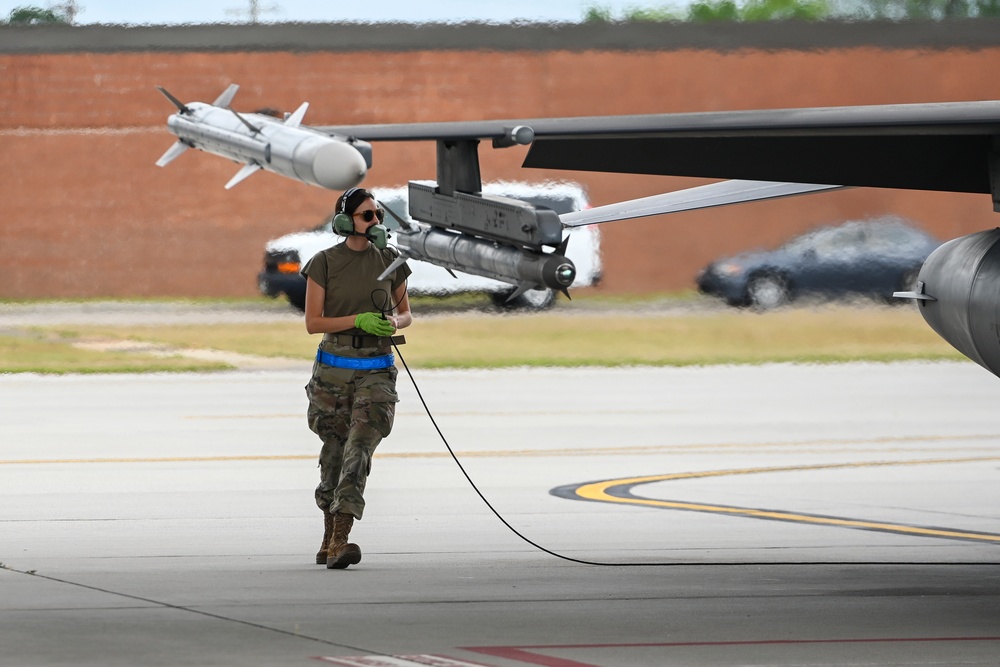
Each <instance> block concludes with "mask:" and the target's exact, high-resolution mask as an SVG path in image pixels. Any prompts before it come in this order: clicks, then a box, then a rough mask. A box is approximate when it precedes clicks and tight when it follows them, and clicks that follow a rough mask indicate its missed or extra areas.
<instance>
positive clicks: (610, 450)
mask: <svg viewBox="0 0 1000 667" xmlns="http://www.w3.org/2000/svg"><path fill="white" fill-rule="evenodd" d="M991 439H996V440H1000V436H998V435H994V434H990V435H965V436H912V437H891V438H859V439H854V440H852V439H829V440H800V441H795V442H772V443H718V444H684V445H636V446H627V447H588V448H586V449H583V448H578V447H571V448H555V449H505V450H487V451H478V452H458V453H457V455H458V457H459V458H502V457H535V456H542V457H544V456H606V455H609V454H672V453H673V454H676V453H684V452H687V451H698V452H706V451H709V452H711V451H725V450H734V449H738V450H757V451H760V450H765V451H766V450H774V451H779V450H784V449H787V448H793V447H794V448H799V449H797V450H796V453H817V454H820V453H822V454H830V453H837V452H842V453H851V454H858V453H862V452H866V451H867V452H873V453H882V454H885V453H888V452H914V451H927V450H924V449H902V448H889V449H885V448H878V449H867V450H858V449H841V450H831V449H828V448H825V447H824V448H823V449H818V450H802V449H801V448H802V447H806V446H813V447H823V446H825V445H841V446H843V445H872V444H889V443H919V442H927V443H948V442H960V441H968V440H991ZM998 444H1000V443H998ZM971 449H976V450H981V451H994V450H996V447H978V448H971ZM318 456H319V453H318V451H317V453H316V454H283V455H267V454H264V455H230V456H169V457H108V458H67V459H6V460H3V459H0V465H42V464H56V463H58V464H65V463H184V462H199V461H309V460H315V459H316V458H317V457H318ZM450 457H451V454H449V453H448V452H447V451H438V452H378V453H376V454H375V458H379V459H440V458H450ZM983 460H987V459H983ZM941 461H947V460H946V459H942V460H941ZM851 465H857V466H874V465H903V463H896V462H884V463H858V464H830V465H829V466H825V467H839V468H843V467H850V466H851ZM820 467H824V466H820ZM804 469H809V468H808V467H802V466H792V467H790V468H788V470H804ZM756 470H759V471H761V472H776V471H780V470H781V469H780V468H760V469H744V470H743V471H736V472H731V471H715V472H699V473H680V475H681V476H680V477H677V476H674V475H666V476H661V477H662V478H656V479H651V478H646V477H643V478H637V479H642V480H648V481H667V480H669V479H690V478H692V477H715V476H721V475H732V474H749V472H753V471H756ZM747 471H749V472H747ZM618 483H627V482H624V481H623V482H614V484H618ZM636 483H639V482H636ZM609 484H612V483H609ZM588 486H592V485H588ZM582 488H586V487H582Z"/></svg>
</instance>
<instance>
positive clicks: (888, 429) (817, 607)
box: [0, 363, 1000, 667]
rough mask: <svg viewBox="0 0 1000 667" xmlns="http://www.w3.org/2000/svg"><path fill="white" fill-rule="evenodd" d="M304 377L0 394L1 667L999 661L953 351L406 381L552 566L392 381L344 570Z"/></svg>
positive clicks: (982, 487) (423, 376) (250, 375)
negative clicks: (327, 563) (322, 546)
mask: <svg viewBox="0 0 1000 667" xmlns="http://www.w3.org/2000/svg"><path fill="white" fill-rule="evenodd" d="M307 375H308V367H307V366H303V367H302V368H301V369H290V370H281V371H261V372H231V373H217V374H203V375H197V374H191V375H187V374H185V375H170V374H164V375H146V376H135V375H127V376H112V375H98V376H66V377H45V376H33V375H7V376H0V405H2V406H3V408H2V410H3V414H2V431H0V433H2V437H0V561H2V562H3V569H0V665H11V666H15V665H16V666H31V665H296V664H302V665H307V664H317V661H320V664H322V663H326V664H333V665H438V666H451V667H456V666H461V665H487V666H492V667H514V666H517V665H522V666H523V665H546V666H549V667H588V666H602V667H610V666H631V665H665V664H671V665H956V664H965V665H968V664H978V665H997V664H1000V423H998V418H997V405H998V400H1000V380H997V379H996V378H995V377H993V376H992V375H990V374H989V373H987V372H986V371H983V370H982V369H980V368H979V367H977V366H975V365H973V364H971V363H938V364H930V363H902V364H890V365H881V364H844V365H833V366H794V365H771V366H758V367H732V368H682V369H671V368H666V369H651V368H631V369H618V370H584V369H578V370H528V369H521V370H510V371H493V372H472V371H469V372H458V371H435V372H427V371H424V372H420V373H419V374H418V376H417V381H418V382H419V383H420V388H421V391H422V393H423V395H424V397H425V398H426V400H427V401H428V403H429V404H430V406H431V409H432V410H433V412H434V415H435V418H436V420H437V422H438V424H439V426H440V427H441V429H442V431H443V432H444V434H445V435H446V436H447V438H448V439H449V441H450V443H451V445H452V447H453V448H454V449H455V450H456V451H457V452H458V454H459V457H460V460H461V463H462V465H463V466H464V468H465V470H466V471H467V473H468V475H469V476H470V477H471V478H472V479H473V480H474V481H475V483H476V484H477V485H478V487H479V488H480V489H481V491H482V493H483V494H484V495H485V497H486V498H487V499H488V500H489V502H490V503H491V504H492V506H493V507H494V508H495V509H496V511H497V512H498V513H499V514H500V515H502V517H503V518H504V519H505V520H506V521H507V522H509V524H510V526H511V527H512V528H513V529H515V530H516V531H518V532H519V533H521V534H522V535H523V536H524V537H526V538H527V539H529V540H532V541H533V542H535V543H536V544H537V545H538V546H540V547H542V548H544V549H546V550H549V552H553V553H554V554H559V555H560V556H564V557H566V558H569V559H575V560H566V559H564V558H562V557H559V556H556V555H553V553H547V552H545V551H542V550H540V549H539V548H537V547H536V546H533V545H531V544H529V543H527V542H525V541H524V540H522V539H521V538H520V537H518V536H517V535H515V534H514V533H513V532H512V531H511V530H510V529H509V528H508V527H507V526H505V525H504V524H503V523H502V522H501V521H500V519H498V518H497V517H496V516H494V515H493V513H492V512H491V511H490V509H489V507H487V505H486V504H485V503H484V502H483V501H482V500H481V499H480V498H479V497H478V496H477V495H476V492H475V491H474V490H473V488H472V487H471V486H470V484H469V482H468V481H467V480H466V478H465V477H464V476H463V474H462V472H461V471H460V469H459V467H458V466H457V465H456V464H455V462H454V461H453V460H452V459H451V458H450V457H449V456H448V454H447V451H446V450H445V448H444V445H443V444H442V443H441V441H440V439H439V437H438V435H437V433H436V432H435V430H434V428H433V426H432V424H431V422H430V421H429V420H428V418H427V417H426V416H425V415H424V414H423V409H422V407H421V405H420V402H419V400H418V398H417V396H416V393H415V391H414V389H413V387H412V385H411V384H410V383H409V381H408V380H407V379H406V378H405V376H403V377H401V379H400V390H401V396H402V402H401V403H400V405H399V413H398V416H397V423H396V427H395V431H394V433H393V435H392V436H391V437H390V438H389V439H387V440H386V441H385V442H383V444H382V445H381V446H380V448H379V453H378V456H377V458H376V460H375V462H374V466H373V471H372V476H371V478H370V480H369V486H368V491H367V494H366V496H367V499H368V506H367V510H366V515H365V518H364V519H363V520H362V521H360V522H358V523H357V524H355V529H354V532H353V534H352V540H353V541H356V542H357V543H359V544H360V545H361V548H362V550H363V552H364V557H363V560H362V562H361V563H360V564H359V565H357V566H352V567H351V568H349V569H347V570H343V571H336V570H326V569H325V568H324V567H322V566H317V565H314V564H313V563H312V561H313V557H314V554H315V552H316V549H317V548H318V546H319V542H320V538H321V534H322V518H321V515H320V513H319V511H318V510H317V509H316V507H315V504H314V503H313V499H312V489H313V487H314V486H315V483H316V477H317V471H316V466H315V457H316V455H317V453H318V441H317V439H316V437H315V436H314V435H313V434H312V433H311V432H309V430H308V428H307V426H306V423H305V418H304V412H305V395H304V392H303V389H302V387H303V386H304V384H305V382H306V380H307ZM579 561H587V562H590V563H602V564H601V565H597V564H585V563H581V562H579Z"/></svg>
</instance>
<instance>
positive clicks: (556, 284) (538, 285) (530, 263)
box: [379, 225, 576, 298]
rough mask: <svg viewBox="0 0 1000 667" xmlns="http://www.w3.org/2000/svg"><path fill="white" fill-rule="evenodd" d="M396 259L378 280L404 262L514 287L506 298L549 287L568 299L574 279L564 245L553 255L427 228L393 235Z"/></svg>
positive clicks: (574, 275) (573, 269)
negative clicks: (478, 277) (468, 274)
mask: <svg viewBox="0 0 1000 667" xmlns="http://www.w3.org/2000/svg"><path fill="white" fill-rule="evenodd" d="M396 247H397V248H398V250H399V253H400V255H399V258H398V259H396V261H395V262H393V263H392V264H391V265H390V266H389V268H387V269H386V270H385V272H384V273H383V274H382V276H380V277H379V280H382V279H383V277H385V276H387V275H389V274H390V273H392V272H393V271H395V270H396V268H397V267H398V266H399V265H400V264H402V263H403V262H404V261H406V260H408V259H415V260H420V261H424V262H430V263H431V264H436V265H437V266H441V267H444V268H446V269H449V270H451V269H454V270H456V271H464V272H465V273H471V274H473V275H477V276H484V277H486V278H492V279H494V280H499V281H500V282H505V283H508V284H511V285H515V286H517V290H516V291H515V292H514V293H513V294H512V295H511V297H510V298H514V297H516V296H519V295H520V294H522V293H524V292H526V291H527V290H529V289H545V288H551V289H555V290H559V291H560V292H563V293H564V294H566V295H567V296H569V294H568V292H567V289H568V288H569V286H570V285H572V284H573V280H574V279H575V278H576V267H575V266H574V265H573V260H571V259H569V258H568V257H566V256H565V255H564V254H563V253H565V252H566V244H565V242H564V243H563V244H561V245H560V247H558V248H556V250H555V252H540V251H537V250H532V249H529V248H522V247H517V246H512V245H503V244H498V243H496V242H495V241H492V240H490V239H484V238H481V237H477V236H472V235H471V234H465V233H462V232H454V231H449V230H445V229H441V228H438V227H433V226H430V225H412V226H410V227H409V229H400V230H399V232H398V233H397V235H396Z"/></svg>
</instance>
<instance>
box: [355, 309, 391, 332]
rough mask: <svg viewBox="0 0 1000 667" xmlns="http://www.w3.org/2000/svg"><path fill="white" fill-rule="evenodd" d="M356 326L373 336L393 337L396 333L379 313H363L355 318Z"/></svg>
mask: <svg viewBox="0 0 1000 667" xmlns="http://www.w3.org/2000/svg"><path fill="white" fill-rule="evenodd" d="M354 326H356V327H357V328H359V329H363V330H365V331H367V332H368V333H370V334H371V335H373V336H391V335H392V334H393V333H395V332H396V329H395V328H393V326H392V324H391V323H390V322H389V320H383V319H382V316H381V315H379V314H378V313H361V314H360V315H358V316H357V317H355V318H354Z"/></svg>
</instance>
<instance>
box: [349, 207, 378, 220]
mask: <svg viewBox="0 0 1000 667" xmlns="http://www.w3.org/2000/svg"><path fill="white" fill-rule="evenodd" d="M354 215H360V216H361V219H362V220H364V221H365V222H371V221H372V220H374V219H375V218H378V221H379V222H382V221H383V220H385V211H383V210H382V209H376V210H374V211H372V210H371V209H369V210H367V211H358V212H357V213H355V214H354Z"/></svg>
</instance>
